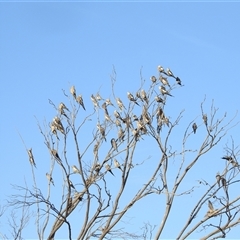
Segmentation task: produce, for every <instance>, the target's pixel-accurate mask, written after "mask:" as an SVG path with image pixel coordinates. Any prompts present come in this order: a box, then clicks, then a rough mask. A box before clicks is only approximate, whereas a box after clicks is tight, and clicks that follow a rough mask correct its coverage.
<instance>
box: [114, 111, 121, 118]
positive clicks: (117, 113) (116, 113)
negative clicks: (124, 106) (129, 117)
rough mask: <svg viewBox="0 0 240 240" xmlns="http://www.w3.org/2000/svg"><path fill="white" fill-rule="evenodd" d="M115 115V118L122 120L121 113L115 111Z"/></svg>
mask: <svg viewBox="0 0 240 240" xmlns="http://www.w3.org/2000/svg"><path fill="white" fill-rule="evenodd" d="M113 114H114V116H115V117H116V118H120V119H122V118H121V115H120V113H119V112H118V111H116V110H114V112H113Z"/></svg>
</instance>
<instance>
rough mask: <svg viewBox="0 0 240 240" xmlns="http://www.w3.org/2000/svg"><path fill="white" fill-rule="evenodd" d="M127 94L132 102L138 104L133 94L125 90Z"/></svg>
mask: <svg viewBox="0 0 240 240" xmlns="http://www.w3.org/2000/svg"><path fill="white" fill-rule="evenodd" d="M127 96H128V99H129V100H130V101H132V102H134V103H135V104H137V105H138V106H139V104H138V103H137V100H136V99H135V98H134V97H133V95H132V94H131V93H130V92H127Z"/></svg>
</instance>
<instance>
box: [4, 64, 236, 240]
mask: <svg viewBox="0 0 240 240" xmlns="http://www.w3.org/2000/svg"><path fill="white" fill-rule="evenodd" d="M154 74H155V75H153V76H151V77H150V79H149V80H147V81H145V80H143V79H141V84H140V86H139V88H138V89H136V90H135V92H130V91H129V92H127V93H124V94H126V95H125V96H124V95H123V94H122V97H121V98H120V97H119V96H118V95H117V94H116V93H115V85H116V72H115V70H113V73H112V75H111V85H112V92H111V93H109V96H111V97H109V96H107V97H106V96H102V95H101V92H100V91H99V92H96V93H93V94H92V95H91V96H84V93H79V92H78V89H77V88H76V87H75V86H71V88H70V90H66V91H65V90H64V91H63V98H62V102H61V103H54V102H53V101H52V100H50V99H49V104H50V107H52V108H53V109H54V110H56V111H57V114H56V115H53V116H52V119H49V120H48V121H47V123H46V124H40V123H39V122H38V127H39V130H40V133H41V135H42V137H43V139H44V143H45V145H43V146H42V148H43V149H47V150H48V152H49V157H50V158H49V159H50V168H49V169H46V171H45V172H42V173H41V175H42V178H44V180H42V181H41V186H43V185H44V184H43V183H42V182H43V181H45V183H46V185H47V186H48V191H47V193H45V191H44V190H45V189H41V187H40V183H39V182H38V181H37V179H36V173H37V172H38V171H40V170H39V165H40V162H41V161H43V160H41V161H40V156H37V155H35V154H34V148H32V146H28V147H27V146H25V147H26V161H27V160H28V161H29V164H30V165H31V169H32V172H31V174H32V183H31V184H29V183H28V184H26V185H25V186H15V190H16V191H17V194H15V195H12V196H11V198H9V199H8V205H7V207H8V208H11V209H13V210H12V215H11V216H9V229H10V232H11V236H7V234H8V233H9V231H8V232H3V230H0V236H1V238H2V239H9V238H14V239H23V238H24V237H28V236H26V234H27V232H28V231H27V229H28V223H29V221H34V222H35V224H36V232H37V236H38V238H39V239H49V240H50V239H57V238H61V237H62V236H61V233H62V232H61V229H65V234H66V233H67V238H68V239H94V238H95V239H160V238H161V236H162V234H163V232H164V228H165V227H166V226H167V224H169V223H170V221H169V220H168V219H169V218H171V216H178V212H177V211H178V210H177V209H176V208H174V206H175V203H177V201H179V200H180V199H181V198H182V199H185V200H184V201H189V202H190V201H191V204H189V207H188V208H186V209H185V210H184V214H183V216H179V217H178V218H179V221H178V229H179V232H178V233H177V235H176V236H171V237H174V238H176V239H186V238H188V237H191V236H192V234H194V233H195V232H198V233H199V234H200V235H201V237H202V239H217V238H225V237H227V236H228V233H229V232H230V231H231V229H233V227H236V226H237V225H238V224H239V219H240V218H239V217H240V216H239V209H240V201H239V200H240V193H239V191H237V192H236V191H234V189H238V188H237V186H239V178H238V174H239V164H238V161H237V158H238V152H239V150H238V147H236V146H235V145H234V140H233V139H231V146H228V145H226V148H225V149H224V151H225V153H226V154H225V155H224V156H221V157H220V158H219V159H218V160H217V161H220V162H221V161H222V162H225V165H224V168H222V169H220V168H219V169H218V172H214V171H215V170H212V169H211V168H210V167H208V165H206V171H205V172H204V171H202V170H201V171H202V172H201V173H200V172H199V175H198V176H195V178H194V180H196V179H197V180H198V181H195V182H194V181H192V182H189V176H191V173H192V171H196V168H197V164H200V162H201V161H202V159H203V156H204V155H206V156H207V154H208V152H209V151H213V150H214V147H215V146H216V145H217V144H218V143H219V142H220V141H222V140H223V139H224V137H225V136H226V134H227V133H228V131H229V129H231V128H232V127H234V126H235V125H236V122H235V117H233V118H231V119H229V120H228V119H227V117H226V114H224V115H223V116H220V117H219V116H218V109H217V108H215V106H214V102H212V106H211V108H210V109H205V107H204V103H205V99H204V101H203V102H202V103H201V104H199V106H197V107H198V108H199V115H200V117H197V116H196V118H195V119H189V120H188V122H189V124H188V126H184V125H181V119H182V117H183V115H184V110H183V111H181V112H180V113H179V114H178V116H177V117H176V118H175V119H174V118H173V117H172V116H169V115H168V112H169V109H168V104H167V103H168V101H169V99H170V98H172V99H171V101H176V103H177V102H178V99H177V97H174V94H175V93H177V92H181V91H182V89H183V88H184V85H183V84H184V83H183V82H181V79H180V78H179V77H178V76H176V75H175V73H173V72H172V71H171V70H170V69H164V68H163V67H162V66H158V67H157V72H156V73H154ZM88 101H91V102H92V106H91V107H89V104H86V102H88ZM87 106H88V107H87ZM185 118H187V116H185ZM179 129H181V131H180V130H179ZM183 129H184V130H183ZM180 133H181V134H182V135H181V136H179V134H180ZM193 139H196V144H193V142H192V141H193ZM23 142H24V141H23ZM189 146H190V147H189ZM148 147H149V148H151V149H154V152H155V154H154V157H153V158H151V157H149V158H148V157H144V156H143V157H141V155H140V154H139V153H138V151H139V150H141V149H144V148H145V149H146V151H148V150H147V149H148ZM150 151H152V150H150ZM136 156H137V157H136ZM216 158H218V156H216ZM221 158H222V159H221ZM209 161H210V160H209ZM144 169H147V171H146V174H144V173H145V171H144ZM206 174H207V175H208V177H209V175H210V174H211V175H212V178H211V179H209V178H207V179H205V175H206ZM44 175H45V176H44ZM59 176H61V178H59ZM134 178H135V180H134ZM56 179H57V180H56ZM236 184H237V185H236ZM195 195H196V196H197V197H194V198H193V197H191V200H190V196H195ZM56 196H57V197H56ZM153 198H156V199H159V205H156V204H151V200H150V199H153ZM56 199H57V200H56ZM141 201H144V202H145V203H147V207H148V208H149V209H153V210H154V209H155V211H157V215H158V217H157V222H155V221H154V222H151V217H150V216H146V221H145V222H143V223H142V224H141V225H139V226H138V229H139V230H138V231H135V230H134V231H131V228H129V227H128V221H130V220H129V217H131V214H133V213H134V211H132V210H131V209H134V208H135V209H136V211H137V209H138V203H140V202H141ZM186 206H188V204H186ZM186 206H185V207H186ZM17 212H18V213H19V212H20V213H21V214H20V216H21V217H20V218H19V214H18V217H16V213H17ZM139 212H141V209H139ZM2 214H4V211H3V210H2V211H0V216H1V215H2ZM133 217H134V216H133ZM154 219H156V217H154ZM76 221H77V223H76ZM133 222H134V220H133ZM134 227H135V229H136V227H137V226H136V225H135V226H134Z"/></svg>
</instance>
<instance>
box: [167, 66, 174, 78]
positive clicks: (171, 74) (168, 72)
mask: <svg viewBox="0 0 240 240" xmlns="http://www.w3.org/2000/svg"><path fill="white" fill-rule="evenodd" d="M166 74H167V75H168V76H170V77H174V75H173V73H172V71H171V70H170V69H169V68H167V69H166Z"/></svg>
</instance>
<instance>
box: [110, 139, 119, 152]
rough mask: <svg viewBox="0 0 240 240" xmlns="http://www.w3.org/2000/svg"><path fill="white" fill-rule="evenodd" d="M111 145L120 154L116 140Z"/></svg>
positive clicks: (112, 140)
mask: <svg viewBox="0 0 240 240" xmlns="http://www.w3.org/2000/svg"><path fill="white" fill-rule="evenodd" d="M111 145H112V148H113V149H114V150H116V151H117V152H118V148H117V143H116V140H115V139H114V138H112V139H111Z"/></svg>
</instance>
